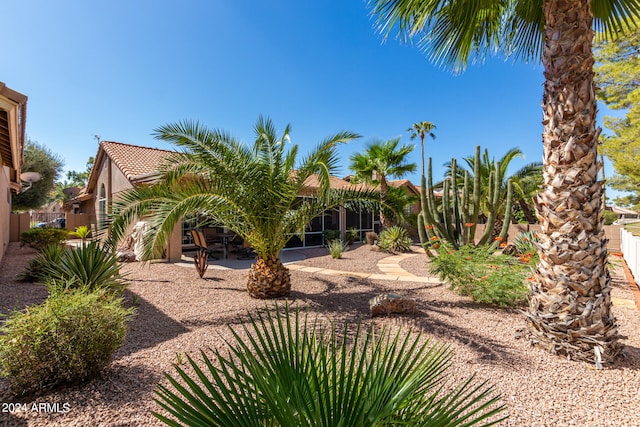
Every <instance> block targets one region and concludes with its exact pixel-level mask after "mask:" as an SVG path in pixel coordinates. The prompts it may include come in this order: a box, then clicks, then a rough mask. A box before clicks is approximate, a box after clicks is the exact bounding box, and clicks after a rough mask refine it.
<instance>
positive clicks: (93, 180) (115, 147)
mask: <svg viewBox="0 0 640 427" xmlns="http://www.w3.org/2000/svg"><path fill="white" fill-rule="evenodd" d="M174 154H175V152H174V151H168V150H162V149H158V148H151V147H143V146H138V145H131V144H124V143H121V142H113V141H102V142H100V144H99V147H98V152H97V154H96V156H95V162H94V164H93V168H92V169H91V172H90V173H89V178H88V181H87V186H86V188H85V189H83V190H82V191H81V192H80V194H79V195H78V196H77V197H75V198H74V199H72V200H71V201H70V202H69V203H68V204H67V205H68V206H69V208H71V209H73V213H75V214H78V215H79V216H82V217H83V220H82V222H80V221H75V220H73V219H71V218H70V217H73V215H68V216H67V228H69V229H74V228H75V227H76V226H78V225H91V226H92V228H98V229H99V228H100V227H101V226H102V225H104V223H105V222H106V220H107V218H108V214H109V213H110V212H111V205H112V203H113V200H115V199H116V198H117V197H118V194H119V193H121V192H123V191H126V190H129V189H131V188H133V187H134V186H136V185H140V184H144V183H152V182H153V181H154V180H155V179H157V178H158V177H159V172H158V170H159V167H160V165H161V164H162V163H163V162H164V161H165V160H166V159H167V158H169V157H170V156H172V155H174ZM305 184H306V188H307V191H305V192H303V193H302V194H300V197H309V196H310V195H311V194H313V192H314V190H316V189H317V187H318V185H319V183H318V180H317V177H315V176H311V177H309V178H308V179H307V182H306V183H305ZM359 186H362V187H366V186H365V185H363V184H360V185H359ZM331 187H332V188H335V189H340V188H348V187H353V185H352V184H350V183H349V182H347V181H345V180H342V179H340V178H338V177H334V176H332V177H331ZM378 226H379V225H378V221H377V215H376V213H370V212H359V211H358V212H355V211H350V210H347V209H344V208H340V209H334V210H331V211H327V212H325V213H324V215H322V216H320V217H317V218H314V220H313V221H311V223H310V224H309V226H308V227H307V230H306V231H305V234H304V236H303V237H302V238H299V237H298V236H292V238H291V240H290V241H289V243H288V244H287V247H289V248H294V247H316V246H321V245H322V244H323V243H324V241H323V232H324V231H325V230H340V231H341V233H343V234H344V232H345V231H346V230H348V229H356V230H358V232H359V234H360V237H361V238H364V235H365V233H366V232H367V231H374V230H377V227H378ZM199 227H200V224H199V223H198V220H197V219H186V220H184V221H183V222H182V224H180V225H179V226H177V227H176V230H174V234H173V235H172V237H171V240H170V244H169V248H168V249H167V257H168V258H169V259H170V260H177V259H179V258H180V256H181V255H182V249H183V248H186V249H188V248H190V247H191V246H192V244H193V241H192V237H191V234H190V231H191V230H192V229H194V228H199Z"/></svg>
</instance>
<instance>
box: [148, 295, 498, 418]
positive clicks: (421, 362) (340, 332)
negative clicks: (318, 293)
mask: <svg viewBox="0 0 640 427" xmlns="http://www.w3.org/2000/svg"><path fill="white" fill-rule="evenodd" d="M239 329H240V331H238V332H237V331H235V330H234V329H233V328H232V327H231V331H232V333H233V336H234V339H233V340H231V341H230V342H229V347H230V348H229V349H226V348H225V349H213V350H211V351H212V352H213V358H211V359H210V358H209V357H208V356H207V355H206V354H205V353H204V352H202V353H201V354H202V358H203V359H204V360H203V362H204V363H201V364H199V363H197V362H196V361H194V360H193V358H192V357H191V356H189V355H187V356H186V359H187V361H188V368H186V369H184V368H182V367H180V366H179V365H175V369H176V372H177V374H176V375H175V377H174V376H171V375H169V374H167V375H166V379H167V381H168V383H169V384H167V385H162V384H161V385H159V386H158V388H157V389H156V395H157V399H156V402H157V403H158V404H159V405H160V407H161V408H162V409H164V413H163V414H161V413H155V412H154V415H155V416H156V417H158V418H159V419H160V420H162V421H163V422H164V423H166V424H168V425H174V426H177V425H193V426H195V425H198V426H204V425H214V426H267V425H269V426H270V425H281V426H338V425H341V426H383V425H407V426H413V425H416V426H417V425H420V426H426V425H438V426H445V425H446V426H454V425H465V426H471V425H476V424H480V425H482V424H483V425H491V424H494V423H498V422H499V421H501V420H502V419H504V418H501V417H500V412H501V411H503V410H504V409H505V407H504V406H503V405H501V404H500V400H499V399H500V398H499V396H497V395H496V393H495V390H494V388H493V387H492V386H490V385H487V384H486V383H478V382H476V381H474V380H473V378H471V379H469V380H464V381H461V383H460V384H459V385H457V386H455V385H454V384H451V383H450V382H449V381H448V380H449V377H448V375H447V369H448V368H449V366H450V365H451V358H452V356H453V352H452V351H451V350H450V349H449V348H448V347H447V346H446V345H443V344H438V343H433V344H432V343H431V342H430V340H428V339H426V340H425V339H422V337H421V336H420V335H419V334H412V333H407V332H403V331H400V330H398V331H396V332H393V333H392V332H391V331H390V330H388V329H382V330H374V326H372V327H371V328H367V329H365V328H364V327H362V326H361V325H360V324H358V325H357V326H356V327H355V328H350V327H349V325H344V327H342V326H335V325H323V324H322V322H320V321H319V320H318V319H317V318H316V319H315V320H314V319H308V318H307V317H306V316H304V315H300V314H299V312H298V310H296V311H295V312H290V311H289V309H288V307H287V308H286V309H285V310H284V313H282V312H281V311H280V310H279V309H278V307H277V306H276V310H275V314H274V313H272V312H271V311H270V310H269V309H267V310H266V311H265V313H264V314H263V313H258V314H257V315H256V316H251V317H250V322H249V324H248V325H247V326H246V327H244V328H239ZM353 330H355V332H354V333H348V332H349V331H353ZM247 335H249V336H248V337H247ZM201 366H202V367H201Z"/></svg>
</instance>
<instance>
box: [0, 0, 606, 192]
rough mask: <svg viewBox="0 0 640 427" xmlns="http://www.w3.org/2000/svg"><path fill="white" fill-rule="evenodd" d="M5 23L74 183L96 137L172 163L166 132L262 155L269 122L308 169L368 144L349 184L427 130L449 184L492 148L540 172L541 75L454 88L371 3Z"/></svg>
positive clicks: (494, 65)
mask: <svg viewBox="0 0 640 427" xmlns="http://www.w3.org/2000/svg"><path fill="white" fill-rule="evenodd" d="M2 16H3V33H4V34H5V43H4V44H3V55H2V56H1V59H0V70H1V71H0V81H3V82H5V83H6V84H7V86H9V87H10V88H12V89H15V90H17V91H19V92H21V93H24V94H25V95H27V96H28V97H29V103H28V113H27V114H28V117H27V135H28V136H29V137H30V138H31V139H32V140H36V141H38V142H40V143H42V144H44V145H46V146H47V147H49V149H50V150H51V151H52V152H54V153H57V154H58V155H60V156H61V157H62V158H63V159H64V161H65V169H66V170H82V169H84V165H85V163H86V161H87V159H88V157H89V156H93V155H95V153H96V151H97V141H96V140H95V139H94V135H99V136H100V137H101V139H102V140H111V141H120V142H124V143H129V144H138V145H145V146H153V147H159V148H171V147H170V146H168V145H165V144H164V143H163V142H161V141H157V140H155V139H154V138H153V137H152V136H151V133H152V132H153V129H154V128H157V127H158V126H160V125H163V124H165V123H169V122H175V121H179V120H183V119H192V120H198V121H200V122H202V123H204V124H206V125H207V126H209V127H211V128H220V129H225V130H228V131H229V132H230V133H231V134H233V135H235V136H237V137H239V138H241V139H243V140H244V141H247V142H250V141H252V138H253V131H252V129H253V125H254V123H255V121H256V119H257V118H258V116H259V115H260V114H263V115H265V116H269V117H271V118H272V119H273V121H274V122H275V124H276V126H277V128H278V129H280V130H282V129H284V127H285V125H286V124H287V123H291V125H292V133H291V136H292V142H293V143H296V144H299V145H300V148H301V152H303V153H304V152H306V151H307V150H308V149H310V148H311V147H313V146H314V145H315V144H316V143H317V142H319V141H320V140H321V139H323V138H325V137H327V136H329V135H331V134H333V133H335V132H337V131H340V130H351V131H354V132H357V133H359V134H360V135H362V138H361V139H359V140H357V141H355V142H351V143H350V144H348V145H345V146H342V147H341V148H340V153H341V157H342V159H343V167H342V173H341V175H346V174H347V173H349V170H348V164H349V162H348V159H349V156H350V155H351V154H352V153H354V152H357V151H361V150H363V149H364V148H365V146H366V144H367V143H370V142H371V141H372V140H374V139H376V138H379V139H384V140H386V139H389V138H395V137H398V136H401V137H402V141H403V142H404V143H418V144H419V141H417V140H416V141H413V142H412V141H411V140H410V138H409V132H407V131H406V129H407V128H408V127H409V126H410V125H411V124H412V123H414V122H418V121H422V120H428V121H431V122H433V123H435V124H436V126H437V129H436V132H435V133H436V135H437V138H436V140H435V141H431V140H429V141H428V142H427V146H426V152H427V154H428V155H430V156H432V157H433V159H434V175H435V178H436V179H437V178H440V177H441V176H442V174H443V172H444V168H443V167H442V164H443V163H445V162H447V161H449V160H450V159H451V157H456V158H461V157H463V156H468V155H470V154H472V153H473V151H474V149H475V146H476V145H478V144H480V145H481V146H482V147H483V148H488V149H489V152H490V153H491V154H492V155H494V156H496V157H499V156H500V155H502V154H503V153H504V152H506V150H508V149H509V148H511V147H520V149H521V150H522V151H523V152H524V154H525V156H526V158H525V159H523V160H516V161H514V162H513V165H514V167H521V166H523V165H524V164H526V163H529V162H533V161H540V160H541V156H542V142H541V132H542V125H541V124H540V122H541V108H540V102H541V98H542V83H543V76H542V68H541V66H539V65H536V64H533V65H532V64H520V63H517V64H514V63H512V62H505V61H504V60H503V59H502V58H495V59H492V60H490V61H488V62H487V63H485V64H484V65H471V66H469V68H468V69H467V71H466V72H465V73H463V74H461V75H454V74H453V73H451V72H449V71H446V70H443V69H440V68H438V67H437V66H434V65H432V64H431V63H430V62H429V61H428V60H427V58H426V56H425V55H424V54H423V53H422V52H420V51H419V50H418V49H417V48H415V47H412V46H407V45H403V44H400V43H399V42H398V41H397V40H395V39H394V38H389V39H388V40H387V41H386V42H384V41H383V38H382V36H380V35H379V34H377V33H376V32H375V31H374V28H373V27H374V22H373V20H372V18H371V17H370V15H369V9H368V8H367V6H366V3H365V2H364V1H362V0H351V1H344V0H322V1H304V0H303V1H293V0H280V1H275V2H274V1H266V0H233V1H206V0H183V1H180V2H177V1H171V2H170V1H164V0H153V1H151V0H136V1H131V0H110V1H103V2H90V1H80V0H77V1H72V0H61V1H56V2H51V1H49V0H23V1H9V2H4V4H3V7H2ZM417 148H419V147H417ZM419 153H420V151H419V149H417V150H415V151H414V155H413V158H412V160H413V161H415V162H416V163H419ZM418 170H419V168H418ZM611 170H612V169H611V167H610V166H609V167H608V172H609V173H610V172H611ZM409 178H410V179H412V181H414V182H415V183H417V184H418V183H419V175H418V174H415V175H412V176H409Z"/></svg>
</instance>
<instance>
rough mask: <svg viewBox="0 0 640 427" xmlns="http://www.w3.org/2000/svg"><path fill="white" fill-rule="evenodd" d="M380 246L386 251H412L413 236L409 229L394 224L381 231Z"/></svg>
mask: <svg viewBox="0 0 640 427" xmlns="http://www.w3.org/2000/svg"><path fill="white" fill-rule="evenodd" d="M378 247H379V248H380V249H382V250H383V251H385V252H410V251H411V238H410V237H409V234H408V233H407V230H405V229H404V228H402V227H400V226H397V225H394V226H393V227H389V228H387V229H386V230H384V231H383V232H382V233H380V239H378Z"/></svg>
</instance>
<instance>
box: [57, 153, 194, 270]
mask: <svg viewBox="0 0 640 427" xmlns="http://www.w3.org/2000/svg"><path fill="white" fill-rule="evenodd" d="M173 153H174V152H172V151H168V150H161V149H158V148H150V147H142V146H138V145H130V144H123V143H120V142H112V141H102V142H100V144H99V146H98V152H97V154H96V156H95V161H94V163H93V168H92V169H91V172H90V173H89V178H88V179H87V186H86V187H85V188H84V189H83V190H82V191H81V192H80V193H79V194H78V196H77V197H75V198H74V199H72V200H70V203H69V204H70V205H71V207H72V209H73V213H74V214H84V215H86V223H87V225H90V226H91V228H92V229H93V230H99V229H101V228H102V227H103V226H104V225H105V224H106V221H107V218H108V215H109V214H110V213H111V207H112V204H113V200H114V199H115V198H116V197H118V194H119V193H121V192H123V191H126V190H129V189H131V188H133V187H134V186H135V185H138V184H143V183H149V182H153V180H154V179H156V178H157V177H158V167H159V166H160V164H161V163H162V162H163V161H164V160H165V159H167V157H169V156H170V155H172V154H173ZM179 242H180V231H179V230H177V231H175V232H174V236H172V237H171V239H170V242H169V247H168V248H167V253H166V256H167V258H169V259H170V260H178V259H180V257H181V256H182V247H181V245H180V243H179Z"/></svg>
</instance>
